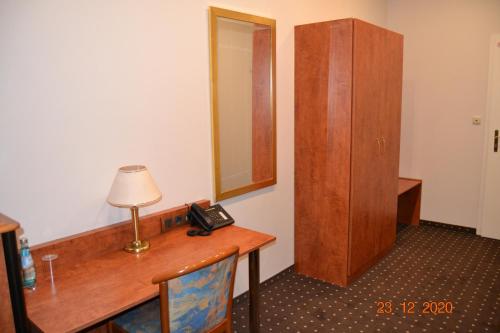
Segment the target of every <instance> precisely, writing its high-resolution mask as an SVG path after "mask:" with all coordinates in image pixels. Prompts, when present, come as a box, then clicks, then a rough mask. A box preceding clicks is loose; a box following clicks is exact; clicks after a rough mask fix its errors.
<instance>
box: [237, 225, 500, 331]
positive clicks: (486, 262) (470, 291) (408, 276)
mask: <svg viewBox="0 0 500 333" xmlns="http://www.w3.org/2000/svg"><path fill="white" fill-rule="evenodd" d="M499 274H500V241H498V240H493V239H488V238H482V237H479V236H476V235H474V234H473V233H471V232H470V230H467V229H466V228H460V227H448V226H438V225H436V224H432V223H426V224H423V225H421V226H420V227H418V228H416V227H406V228H400V230H399V232H398V236H397V241H396V244H395V247H394V249H393V250H392V251H391V253H390V254H389V255H388V256H386V257H385V258H384V259H383V260H382V261H381V262H380V263H379V264H377V265H376V266H374V267H373V268H372V269H370V270H369V271H368V272H367V273H365V274H364V275H363V276H362V277H361V278H360V279H358V280H357V281H355V282H354V283H353V284H352V285H351V286H350V287H348V288H345V289H344V288H340V287H337V286H335V285H331V284H328V283H325V282H322V281H319V280H315V279H312V278H308V277H305V276H302V275H298V274H296V273H295V272H294V271H293V268H292V267H291V268H289V269H287V270H285V271H283V272H281V273H279V274H278V275H276V276H275V277H273V278H271V279H269V280H268V281H266V282H264V283H263V284H262V285H261V304H260V309H261V310H260V311H261V332H360V333H363V332H500V314H499V313H500V312H499V308H500V277H499ZM377 312H379V313H377ZM233 321H234V332H235V333H243V332H249V330H248V295H247V294H243V295H241V296H239V297H237V298H236V299H235V300H234V307H233Z"/></svg>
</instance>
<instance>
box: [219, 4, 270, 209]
mask: <svg viewBox="0 0 500 333" xmlns="http://www.w3.org/2000/svg"><path fill="white" fill-rule="evenodd" d="M209 16H210V19H209V24H210V78H211V79H210V87H211V99H212V145H213V147H212V148H213V160H214V183H215V199H216V201H220V200H224V199H228V198H232V197H235V196H238V195H241V194H244V193H248V192H251V191H255V190H257V189H260V188H264V187H267V186H271V185H274V184H276V181H277V172H276V169H277V167H276V21H275V20H273V19H269V18H265V17H260V16H255V15H250V14H245V13H240V12H236V11H232V10H227V9H222V8H217V7H209ZM218 18H227V19H232V20H237V21H243V22H249V23H254V24H259V25H265V26H269V27H270V30H271V41H270V47H271V52H270V54H271V59H270V82H269V90H270V91H269V100H270V104H271V105H270V111H271V119H272V126H271V130H272V133H271V138H272V143H271V149H272V153H271V155H272V177H271V178H266V179H264V180H261V181H255V182H250V183H249V184H248V185H243V186H241V187H236V188H232V189H229V190H224V191H223V189H222V175H221V154H220V125H219V117H220V113H219V109H218V105H219V101H218V96H219V95H218V94H219V87H218V54H217V46H218V44H217V41H218V35H217V19H218ZM252 155H253V154H252ZM254 162H255V159H254V156H252V163H254Z"/></svg>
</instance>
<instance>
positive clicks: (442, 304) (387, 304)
mask: <svg viewBox="0 0 500 333" xmlns="http://www.w3.org/2000/svg"><path fill="white" fill-rule="evenodd" d="M375 303H376V304H377V314H385V315H390V314H393V313H395V312H399V311H398V310H400V311H401V312H402V313H403V314H415V313H417V314H426V315H435V316H437V315H443V314H450V313H453V302H450V301H424V302H416V301H404V302H401V303H399V304H394V303H393V302H392V301H377V302H375Z"/></svg>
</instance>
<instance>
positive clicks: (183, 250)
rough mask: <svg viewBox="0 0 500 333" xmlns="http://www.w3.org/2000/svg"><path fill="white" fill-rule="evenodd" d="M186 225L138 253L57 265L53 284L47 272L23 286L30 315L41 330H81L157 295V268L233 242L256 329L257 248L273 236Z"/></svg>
mask: <svg viewBox="0 0 500 333" xmlns="http://www.w3.org/2000/svg"><path fill="white" fill-rule="evenodd" d="M188 229H189V227H188V226H180V227H177V228H175V229H173V230H171V231H168V232H166V233H164V234H160V235H157V236H155V237H153V238H150V239H149V241H150V243H151V249H150V250H149V251H147V252H145V253H142V254H139V255H133V254H129V253H126V252H124V251H122V250H116V251H111V252H109V253H107V254H104V255H102V256H100V257H98V258H93V259H90V260H86V261H83V262H81V263H76V264H75V265H74V266H71V267H65V268H64V269H61V267H59V269H58V273H57V275H56V276H55V283H54V286H52V285H51V282H50V279H49V278H48V277H45V278H44V279H43V280H41V281H38V282H37V287H36V290H35V291H26V292H25V297H26V304H27V310H28V317H29V319H31V321H32V322H33V323H34V324H35V325H36V326H37V327H38V328H39V329H41V330H42V331H44V332H51V333H53V332H76V331H79V330H82V329H84V328H87V327H90V326H92V325H94V324H96V323H99V322H102V321H104V320H106V319H109V318H111V317H113V316H114V315H117V314H119V313H120V312H122V311H124V310H127V309H129V308H131V307H133V306H135V305H138V304H141V303H143V302H145V301H147V300H150V299H152V298H154V297H155V296H157V295H158V286H157V285H153V284H152V283H151V278H152V277H153V276H154V275H155V274H158V273H160V272H163V271H166V270H168V269H171V268H174V267H181V266H182V265H183V264H185V263H188V262H193V261H198V260H201V259H202V258H204V257H206V256H208V255H213V254H215V252H216V249H220V248H221V247H225V246H228V245H231V244H235V245H238V246H239V247H240V256H241V255H244V254H247V253H248V254H249V266H250V306H251V309H250V321H251V324H250V326H251V331H252V332H258V329H259V326H260V325H259V317H258V287H259V248H260V247H262V246H264V245H266V244H268V243H270V242H272V241H274V240H275V239H276V238H275V237H274V236H271V235H267V234H263V233H260V232H256V231H252V230H249V229H245V228H241V227H237V226H234V225H231V226H228V227H225V228H222V229H218V230H216V231H214V232H213V233H212V235H211V236H209V237H188V236H186V231H187V230H188ZM96 241H98V240H96ZM55 264H56V265H57V261H56V262H55Z"/></svg>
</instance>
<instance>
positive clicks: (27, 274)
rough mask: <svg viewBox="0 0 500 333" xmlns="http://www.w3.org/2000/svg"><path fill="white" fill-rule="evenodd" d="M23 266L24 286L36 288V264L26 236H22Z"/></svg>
mask: <svg viewBox="0 0 500 333" xmlns="http://www.w3.org/2000/svg"><path fill="white" fill-rule="evenodd" d="M20 241H21V268H22V270H23V287H25V288H29V289H35V283H36V272H35V264H34V263H33V257H32V256H31V253H30V248H29V246H28V240H27V239H26V238H25V237H21V239H20Z"/></svg>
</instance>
